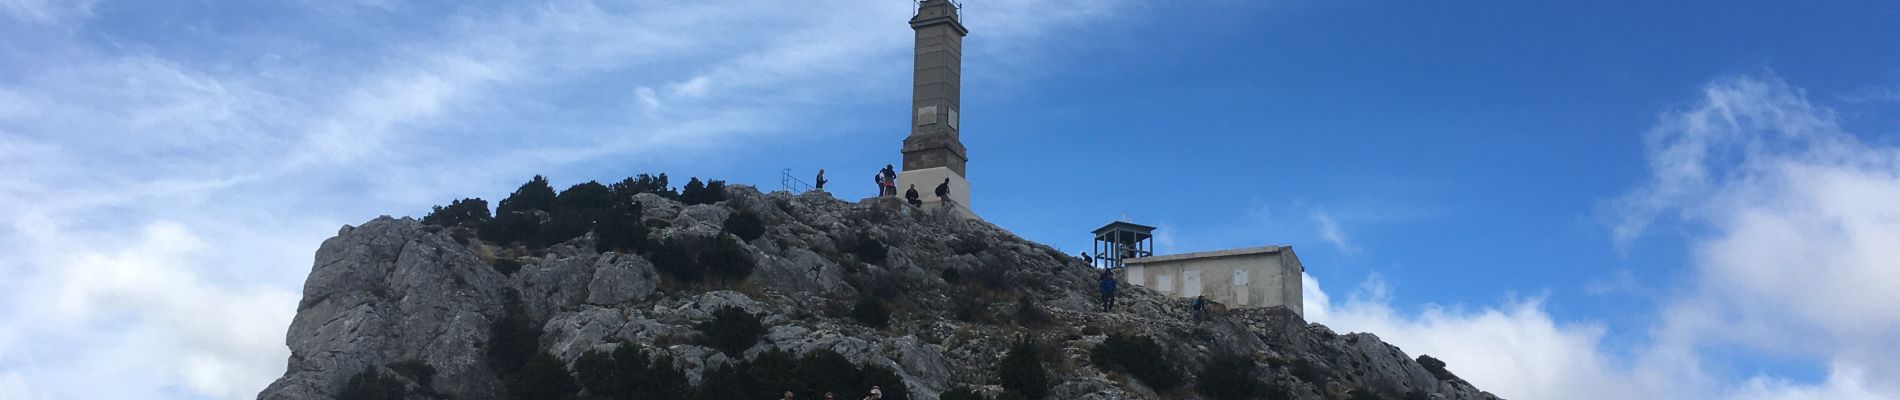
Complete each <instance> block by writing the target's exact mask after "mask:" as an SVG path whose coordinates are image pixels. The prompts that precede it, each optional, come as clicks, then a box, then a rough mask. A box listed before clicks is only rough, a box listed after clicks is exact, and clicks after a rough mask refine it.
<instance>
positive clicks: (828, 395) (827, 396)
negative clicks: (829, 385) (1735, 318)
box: [825, 392, 831, 400]
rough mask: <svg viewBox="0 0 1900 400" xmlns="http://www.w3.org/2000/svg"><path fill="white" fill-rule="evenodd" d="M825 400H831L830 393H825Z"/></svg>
mask: <svg viewBox="0 0 1900 400" xmlns="http://www.w3.org/2000/svg"><path fill="white" fill-rule="evenodd" d="M825 400H831V392H825Z"/></svg>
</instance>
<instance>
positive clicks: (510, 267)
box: [491, 258, 521, 276]
mask: <svg viewBox="0 0 1900 400" xmlns="http://www.w3.org/2000/svg"><path fill="white" fill-rule="evenodd" d="M491 264H492V265H493V266H494V267H495V272H500V273H501V274H502V275H507V276H514V275H515V272H517V271H521V262H520V261H515V259H512V258H496V259H495V261H494V262H492V263H491Z"/></svg>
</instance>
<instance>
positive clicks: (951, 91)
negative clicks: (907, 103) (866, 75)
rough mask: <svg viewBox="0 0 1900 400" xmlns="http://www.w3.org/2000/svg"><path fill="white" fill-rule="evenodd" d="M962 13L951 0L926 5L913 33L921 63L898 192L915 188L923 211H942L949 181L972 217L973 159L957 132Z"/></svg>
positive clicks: (933, 0)
mask: <svg viewBox="0 0 1900 400" xmlns="http://www.w3.org/2000/svg"><path fill="white" fill-rule="evenodd" d="M960 11H961V10H959V9H958V6H957V4H956V3H953V2H951V0H923V2H922V3H921V4H919V5H918V6H917V15H916V16H913V17H911V18H910V28H911V29H913V30H916V31H917V48H916V50H917V52H916V53H917V64H916V69H915V70H914V71H913V72H914V73H915V79H914V80H913V81H912V82H913V83H912V87H911V114H910V136H908V137H905V138H904V168H903V172H902V173H899V174H898V176H897V183H898V186H897V190H898V192H900V193H901V192H903V191H904V190H905V189H908V188H910V187H911V185H916V188H917V193H918V194H919V195H921V196H922V197H923V200H924V207H926V208H937V207H942V206H943V204H940V203H941V202H940V201H938V200H937V196H936V188H937V186H938V185H940V184H942V183H944V181H945V180H946V179H947V180H949V182H950V196H949V197H950V200H951V201H952V202H954V207H956V208H957V209H958V210H959V211H961V212H962V213H963V214H964V215H966V216H974V214H972V213H970V181H969V180H968V179H965V178H964V175H963V174H964V166H965V165H964V164H966V163H968V162H969V159H970V157H969V155H968V153H966V152H965V150H964V148H963V141H962V136H961V134H960V133H959V132H958V121H957V117H958V116H957V112H958V109H959V108H960V107H959V99H960V98H961V87H962V85H963V36H964V35H968V34H969V33H970V30H969V29H965V28H964V27H963V21H962V16H961V15H959V12H960Z"/></svg>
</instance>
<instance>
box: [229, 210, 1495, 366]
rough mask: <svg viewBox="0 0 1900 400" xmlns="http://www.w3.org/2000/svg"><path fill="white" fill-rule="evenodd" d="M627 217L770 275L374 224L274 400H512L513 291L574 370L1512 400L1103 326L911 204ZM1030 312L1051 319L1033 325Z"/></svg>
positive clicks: (1335, 357) (1286, 351)
mask: <svg viewBox="0 0 1900 400" xmlns="http://www.w3.org/2000/svg"><path fill="white" fill-rule="evenodd" d="M632 200H633V201H635V202H638V203H640V204H641V205H642V210H643V214H642V216H641V222H642V224H644V225H646V226H648V227H649V228H650V232H649V241H651V242H654V243H660V242H664V241H665V240H667V239H669V238H682V237H715V236H716V235H728V233H725V232H723V231H722V227H723V223H724V221H725V219H726V218H727V217H728V216H730V215H733V214H734V213H741V212H743V213H751V214H754V215H757V216H759V217H760V219H761V220H762V221H764V223H765V227H766V230H765V232H766V233H765V235H764V236H763V237H760V238H758V239H756V240H752V241H749V242H747V243H743V244H742V245H741V246H740V247H741V248H742V251H744V252H746V253H749V255H750V257H751V258H752V259H753V260H755V261H756V265H755V268H754V269H753V270H752V273H751V275H750V278H748V279H747V280H746V281H744V282H732V283H726V284H723V285H722V284H697V285H689V284H683V283H680V282H672V281H670V280H669V279H671V278H670V277H667V276H664V275H663V274H661V273H659V272H658V270H657V268H656V267H655V265H654V264H653V263H652V262H651V261H650V260H648V259H647V258H646V257H645V256H643V255H641V254H619V253H613V252H608V253H600V252H596V251H595V250H594V245H593V243H594V236H593V235H592V234H588V235H583V236H581V237H578V238H575V239H573V240H569V241H568V242H566V243H561V244H557V245H553V246H550V247H548V248H546V249H531V250H528V251H527V252H525V253H523V252H520V251H512V252H503V253H506V254H512V255H511V256H508V257H510V259H511V260H515V261H518V262H520V264H521V268H520V269H519V270H518V271H516V272H514V273H513V275H512V276H508V275H503V274H501V273H499V272H497V271H496V269H495V268H493V267H491V266H490V263H489V262H487V261H485V259H484V258H483V257H494V254H497V251H496V249H498V248H500V247H498V246H497V245H495V244H488V243H481V242H479V241H473V242H471V243H467V244H464V243H463V242H458V241H457V240H456V239H455V238H454V237H452V236H451V233H450V232H449V231H450V230H445V229H442V228H439V227H432V226H425V225H423V224H421V223H419V222H417V221H415V220H412V219H407V218H404V219H394V218H388V217H384V218H377V219H375V220H372V221H369V222H367V223H364V224H361V225H360V226H354V227H352V226H345V227H344V228H343V229H340V230H339V232H338V235H337V236H336V237H334V238H331V239H329V240H327V241H325V242H324V244H323V246H322V247H321V248H320V249H319V250H318V252H317V257H316V263H315V265H314V266H313V267H312V268H311V271H310V276H309V278H308V279H307V280H306V281H305V285H304V297H303V300H302V301H301V303H300V304H299V306H298V313H297V316H296V318H295V319H294V320H293V322H292V323H291V326H290V329H289V332H288V335H287V337H286V341H287V344H288V345H289V347H290V349H291V351H292V353H291V357H290V359H289V368H288V369H287V370H286V372H285V373H284V376H283V377H282V378H280V379H278V380H277V381H276V382H275V383H272V384H271V385H270V386H269V387H268V388H265V389H264V391H263V392H262V393H259V395H258V398H260V399H312V400H314V399H330V398H333V396H334V395H335V394H336V393H337V392H339V391H340V390H341V389H342V387H343V386H344V384H345V382H346V381H347V380H348V378H349V377H350V376H351V375H353V374H355V373H357V372H360V371H362V370H363V369H364V368H366V367H376V368H383V367H385V366H387V365H389V364H390V363H393V362H397V361H404V360H419V361H422V362H424V363H426V364H428V365H430V366H432V367H434V368H435V369H436V370H437V371H438V372H437V375H436V378H435V380H434V381H435V382H434V385H433V386H432V387H433V389H435V390H436V391H438V392H441V393H442V394H444V395H448V396H452V397H453V398H456V399H473V400H483V399H499V398H503V397H505V396H504V395H503V394H502V393H504V390H503V389H504V388H503V387H502V383H501V382H500V380H499V379H498V378H497V377H496V376H495V375H494V373H493V372H490V369H489V367H488V365H487V361H486V360H487V358H486V354H485V353H484V351H485V350H484V349H486V348H487V346H488V344H489V343H488V342H489V340H490V338H489V332H490V330H489V329H490V326H491V325H492V324H493V323H494V321H496V320H497V319H499V318H500V317H501V316H502V315H503V314H504V304H506V303H507V301H508V300H507V299H508V296H509V293H511V292H512V293H518V295H519V300H520V302H521V305H522V309H523V311H524V314H525V315H527V316H528V317H530V318H531V319H532V320H534V321H536V324H538V326H540V327H541V330H542V335H541V339H540V345H541V347H542V349H543V350H547V351H548V352H549V353H550V354H552V355H554V356H555V357H556V358H558V359H560V360H563V361H566V362H569V363H572V362H573V361H574V360H576V359H578V358H580V357H581V355H583V354H585V353H587V352H588V351H594V350H607V349H610V348H612V347H613V346H615V345H616V344H617V343H637V344H640V345H643V346H646V347H648V348H649V349H650V350H652V351H654V352H656V353H664V354H666V355H669V356H671V357H672V358H673V360H674V365H675V366H676V367H678V368H680V369H681V370H682V371H683V372H685V373H686V375H687V377H688V380H689V381H690V382H692V383H694V384H698V383H699V382H700V381H701V380H702V379H703V377H704V376H705V375H704V374H705V372H706V371H708V370H710V369H713V368H718V367H720V366H723V365H726V364H729V363H732V362H734V361H736V360H738V359H749V358H752V357H756V356H758V355H759V354H760V353H764V352H766V351H768V350H772V349H782V350H786V351H790V352H792V353H795V354H803V353H807V352H810V351H813V350H819V349H824V350H830V351H835V352H837V353H839V354H841V355H843V356H844V357H845V358H847V359H849V360H850V361H852V362H855V363H860V364H873V365H880V366H884V367H886V368H889V369H891V370H892V371H894V372H896V373H897V374H898V375H899V376H900V377H902V378H903V379H904V380H905V382H906V383H907V386H909V389H910V392H911V394H912V395H913V398H919V399H930V398H935V397H936V396H937V395H938V394H940V393H942V392H944V391H946V390H949V389H951V388H954V387H958V386H968V387H971V388H973V389H975V390H977V391H979V392H983V393H988V394H992V395H994V394H996V393H998V392H999V391H1000V390H1001V388H1000V386H998V385H999V382H1000V380H999V378H998V376H997V375H996V374H997V372H996V369H997V365H998V363H999V361H1000V360H1001V359H1002V358H1003V356H1004V355H1005V354H1006V352H1007V349H1008V348H1009V347H1010V345H1011V343H1012V342H1013V341H1015V340H1018V339H1022V338H1027V339H1030V340H1034V341H1037V342H1040V343H1042V346H1043V348H1045V349H1046V350H1047V351H1051V352H1054V354H1053V355H1052V357H1051V359H1052V360H1053V361H1051V362H1049V363H1047V365H1046V367H1047V370H1048V371H1049V372H1050V374H1051V375H1050V382H1051V384H1052V385H1053V386H1052V387H1051V388H1050V394H1051V398H1058V399H1104V400H1106V399H1150V398H1177V399H1196V398H1200V397H1199V394H1198V393H1197V392H1195V390H1194V389H1193V382H1195V381H1196V379H1197V377H1196V375H1197V374H1199V373H1201V371H1202V366H1203V365H1204V363H1206V362H1207V360H1209V359H1210V358H1211V357H1213V356H1216V355H1223V354H1227V355H1241V356H1245V357H1248V358H1251V359H1253V360H1255V362H1256V363H1258V364H1259V366H1260V368H1259V371H1260V372H1259V374H1258V376H1257V377H1256V378H1258V379H1259V380H1261V381H1262V382H1265V383H1268V384H1270V385H1274V386H1278V387H1284V388H1286V389H1287V393H1286V394H1288V395H1289V396H1291V397H1292V398H1299V399H1321V398H1327V397H1326V396H1327V395H1328V393H1335V394H1336V393H1341V391H1343V390H1360V391H1370V392H1373V393H1375V394H1377V395H1380V396H1386V397H1390V398H1403V397H1404V396H1407V395H1420V394H1422V395H1424V396H1425V397H1426V398H1434V399H1441V398H1442V399H1492V398H1495V396H1491V395H1490V394H1489V393H1484V392H1482V391H1480V390H1478V389H1477V388H1474V387H1472V386H1471V385H1470V384H1468V383H1464V382H1462V381H1441V380H1439V379H1437V378H1435V377H1434V376H1433V375H1432V374H1431V373H1430V372H1428V371H1426V370H1425V369H1424V367H1422V366H1420V365H1419V364H1418V363H1417V362H1415V361H1413V360H1412V359H1411V358H1410V356H1408V355H1407V354H1405V353H1404V352H1403V351H1401V350H1400V349H1399V348H1397V347H1394V346H1391V345H1389V344H1386V343H1384V342H1383V341H1380V340H1379V338H1378V337H1377V336H1374V335H1372V334H1365V333H1356V334H1348V335H1339V334H1336V333H1334V332H1333V331H1332V330H1331V329H1328V328H1326V327H1325V326H1323V325H1319V324H1308V323H1306V321H1304V320H1302V319H1301V318H1300V316H1299V315H1297V314H1294V313H1293V312H1291V311H1288V310H1286V309H1283V308H1271V309H1240V310H1234V311H1231V312H1227V313H1224V314H1217V315H1214V316H1213V317H1212V318H1211V319H1210V320H1208V321H1206V322H1201V323H1196V322H1195V321H1193V320H1192V317H1191V315H1190V314H1189V313H1188V306H1187V302H1186V301H1185V300H1181V299H1173V298H1169V297H1166V296H1163V295H1161V294H1159V293H1156V292H1154V291H1152V290H1148V289H1146V288H1141V287H1129V288H1128V289H1127V290H1125V291H1123V295H1122V297H1121V298H1120V300H1119V303H1120V306H1119V307H1118V308H1117V310H1116V311H1115V312H1107V313H1105V312H1101V311H1100V310H1099V309H1097V305H1096V303H1095V301H1096V293H1095V291H1094V290H1095V287H1096V285H1095V280H1094V279H1095V274H1094V272H1093V271H1092V270H1089V269H1087V267H1085V266H1083V265H1082V264H1081V263H1080V261H1078V260H1074V259H1071V258H1070V257H1069V255H1067V254H1064V253H1063V252H1060V251H1057V250H1055V249H1053V248H1050V247H1049V246H1045V245H1041V244H1037V243H1033V242H1029V241H1027V240H1023V239H1022V238H1020V237H1017V236H1015V235H1014V234H1011V233H1010V232H1008V231H1006V230H1003V229H1002V228H999V227H997V226H995V225H992V224H989V223H987V222H984V221H981V220H967V219H964V218H961V217H957V216H955V215H950V214H946V213H939V212H932V211H923V210H919V209H915V208H911V207H910V206H908V205H905V204H903V203H902V201H900V200H897V199H895V198H874V199H868V200H865V201H862V202H846V201H842V200H839V199H836V198H833V197H831V196H830V195H829V194H826V193H824V192H817V191H813V192H807V193H804V194H797V195H793V194H790V193H782V192H781V193H770V194H765V193H759V192H758V191H757V190H756V189H754V188H751V187H748V186H744V185H730V186H728V188H727V190H726V200H725V201H722V202H719V203H717V204H701V205H692V206H686V205H682V204H680V203H678V202H675V201H673V200H671V199H668V198H665V197H662V196H657V195H653V194H640V195H636V196H634V197H633V199H632ZM862 238H870V240H869V241H868V242H867V241H865V240H863V239H862ZM464 240H465V241H466V239H464ZM867 246H870V247H867ZM880 246H881V249H882V251H881V252H880V251H877V250H879V248H878V247H880ZM880 253H881V256H882V257H879V255H880ZM477 254H482V255H484V256H477ZM861 297H870V298H877V299H881V300H882V301H883V302H886V303H888V304H890V308H891V310H892V316H891V322H890V325H889V326H887V327H883V328H871V327H867V326H864V325H863V324H862V323H860V322H858V321H856V320H854V319H852V317H851V307H852V304H853V303H854V302H855V301H856V300H857V299H859V298H861ZM1024 301H1027V303H1028V304H1030V306H1031V308H1033V309H1035V310H1040V311H1041V312H1042V313H1046V315H1047V316H1048V321H1047V322H1043V323H1027V322H1023V321H1021V320H1020V319H1021V318H1022V317H1021V316H1020V315H1019V314H1018V309H1019V307H1020V304H1021V303H1022V302H1024ZM724 307H736V308H739V309H741V310H744V311H746V312H749V313H754V314H755V315H758V316H759V317H760V320H761V322H762V323H763V324H764V325H765V326H766V328H767V330H766V333H765V334H764V335H763V337H762V338H760V340H759V341H758V342H757V343H756V344H754V345H753V346H752V347H751V348H749V349H746V350H745V351H743V352H742V353H740V354H737V355H728V354H725V353H722V352H720V351H718V350H714V349H713V348H711V347H708V346H706V345H704V344H702V340H701V339H700V336H701V334H700V332H698V331H697V330H696V329H695V327H696V326H698V325H699V324H700V323H702V322H706V321H708V320H710V319H711V318H712V314H713V313H714V312H715V311H717V310H719V309H721V308H724ZM1108 332H1118V333H1125V334H1138V335H1146V336H1148V337H1151V338H1154V339H1155V340H1156V341H1157V342H1158V344H1160V345H1161V347H1162V348H1163V350H1164V351H1165V352H1166V353H1167V354H1168V355H1167V356H1166V359H1165V360H1164V362H1167V363H1169V364H1172V365H1174V366H1175V367H1176V369H1177V370H1179V371H1181V372H1183V373H1184V374H1185V375H1186V376H1185V378H1186V381H1187V384H1185V385H1183V387H1180V388H1176V389H1173V390H1170V391H1162V392H1157V390H1156V389H1154V388H1151V387H1149V386H1148V385H1147V384H1146V383H1144V382H1141V381H1139V380H1137V379H1134V378H1131V377H1129V376H1127V375H1125V374H1123V373H1118V372H1110V371H1105V370H1103V369H1102V366H1100V365H1097V364H1096V363H1095V362H1094V360H1092V359H1091V356H1090V355H1089V354H1090V351H1091V349H1093V348H1095V346H1099V345H1100V344H1101V343H1102V341H1103V340H1104V338H1105V337H1106V335H1105V333H1108ZM1085 333H1086V334H1085ZM1295 362H1297V363H1299V365H1301V366H1302V368H1310V369H1312V370H1308V371H1302V372H1304V373H1305V375H1307V378H1311V377H1312V375H1313V374H1312V372H1313V371H1320V372H1322V373H1323V374H1324V379H1323V381H1322V382H1306V381H1305V380H1303V379H1305V378H1301V377H1298V376H1296V374H1295V371H1293V370H1292V368H1293V367H1291V366H1290V364H1291V363H1295ZM1450 367H1451V368H1452V369H1454V370H1455V369H1456V368H1457V366H1456V365H1453V366H1450Z"/></svg>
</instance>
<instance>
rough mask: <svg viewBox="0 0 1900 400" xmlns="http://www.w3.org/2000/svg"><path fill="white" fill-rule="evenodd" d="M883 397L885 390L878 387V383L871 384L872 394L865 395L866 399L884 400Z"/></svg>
mask: <svg viewBox="0 0 1900 400" xmlns="http://www.w3.org/2000/svg"><path fill="white" fill-rule="evenodd" d="M883 398H884V391H883V390H880V389H878V388H877V385H871V395H870V396H864V400H882V399H883Z"/></svg>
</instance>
